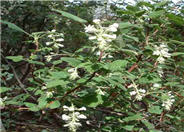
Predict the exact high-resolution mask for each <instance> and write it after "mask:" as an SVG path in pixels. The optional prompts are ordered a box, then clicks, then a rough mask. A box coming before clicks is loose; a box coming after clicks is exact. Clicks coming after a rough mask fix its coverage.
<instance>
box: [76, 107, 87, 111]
mask: <svg viewBox="0 0 184 132" xmlns="http://www.w3.org/2000/svg"><path fill="white" fill-rule="evenodd" d="M78 110H80V111H86V107H81V108H79V109H78Z"/></svg>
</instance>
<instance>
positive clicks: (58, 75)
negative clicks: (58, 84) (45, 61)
mask: <svg viewBox="0 0 184 132" xmlns="http://www.w3.org/2000/svg"><path fill="white" fill-rule="evenodd" d="M49 73H50V74H51V77H50V78H51V79H52V80H54V79H57V80H58V79H61V78H62V79H63V78H67V77H68V73H67V72H63V71H58V72H49Z"/></svg>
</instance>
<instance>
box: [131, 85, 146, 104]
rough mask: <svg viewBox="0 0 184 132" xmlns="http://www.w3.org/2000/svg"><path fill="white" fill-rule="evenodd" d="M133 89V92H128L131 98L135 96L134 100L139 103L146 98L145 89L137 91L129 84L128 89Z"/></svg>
mask: <svg viewBox="0 0 184 132" xmlns="http://www.w3.org/2000/svg"><path fill="white" fill-rule="evenodd" d="M131 87H133V88H134V90H133V91H131V92H130V95H131V96H134V95H135V99H136V100H138V101H141V100H142V98H143V97H145V96H146V90H145V89H138V88H137V85H135V84H131V85H130V86H129V88H131Z"/></svg>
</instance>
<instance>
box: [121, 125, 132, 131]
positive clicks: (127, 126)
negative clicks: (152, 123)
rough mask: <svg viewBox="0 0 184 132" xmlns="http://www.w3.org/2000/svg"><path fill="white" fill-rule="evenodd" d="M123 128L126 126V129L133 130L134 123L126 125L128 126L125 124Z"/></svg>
mask: <svg viewBox="0 0 184 132" xmlns="http://www.w3.org/2000/svg"><path fill="white" fill-rule="evenodd" d="M123 128H124V129H125V130H127V131H132V130H133V128H134V126H133V125H126V126H124V127H123Z"/></svg>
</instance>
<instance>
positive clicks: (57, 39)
mask: <svg viewBox="0 0 184 132" xmlns="http://www.w3.org/2000/svg"><path fill="white" fill-rule="evenodd" d="M47 37H48V38H49V41H48V42H46V45H47V46H49V47H50V46H51V47H52V48H54V49H59V48H60V47H61V48H62V47H64V45H63V44H61V42H62V41H64V39H63V34H62V33H58V32H56V30H55V29H53V30H52V31H49V32H48V36H47ZM51 54H55V53H53V52H51ZM45 58H46V60H47V62H50V61H51V60H52V55H47V56H45Z"/></svg>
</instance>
